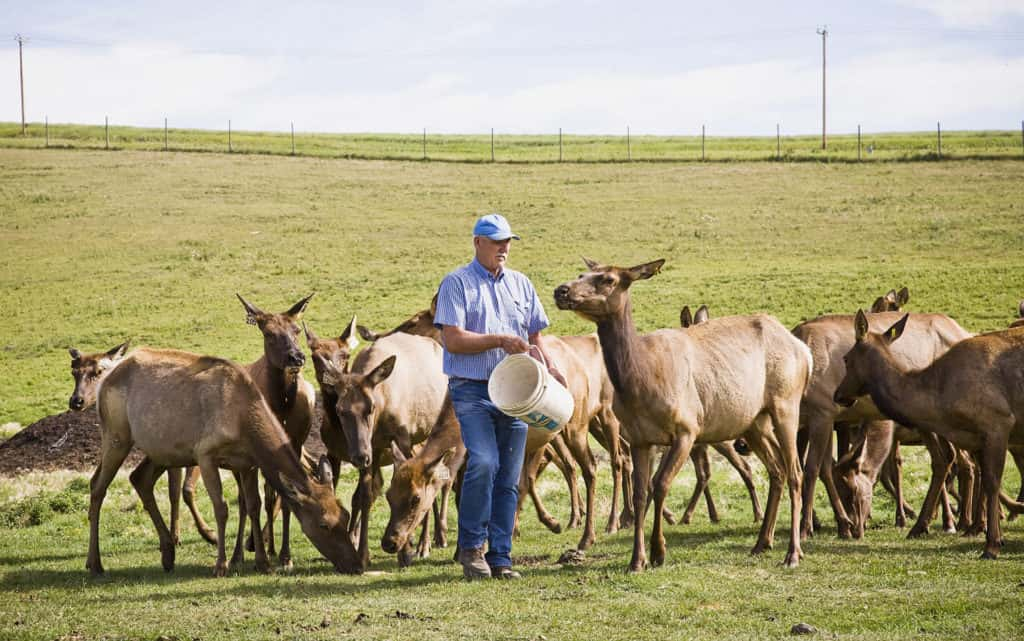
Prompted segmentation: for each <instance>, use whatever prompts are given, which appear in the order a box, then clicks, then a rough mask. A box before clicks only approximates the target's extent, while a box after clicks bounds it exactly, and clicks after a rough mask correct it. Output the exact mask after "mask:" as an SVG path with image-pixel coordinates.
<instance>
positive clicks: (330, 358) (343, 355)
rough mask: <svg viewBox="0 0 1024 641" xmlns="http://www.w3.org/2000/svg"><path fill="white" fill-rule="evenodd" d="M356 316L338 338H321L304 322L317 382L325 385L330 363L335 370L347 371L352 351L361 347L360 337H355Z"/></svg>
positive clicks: (322, 385)
mask: <svg viewBox="0 0 1024 641" xmlns="http://www.w3.org/2000/svg"><path fill="white" fill-rule="evenodd" d="M355 327H356V317H355V316H353V317H352V322H350V323H349V324H348V327H346V328H345V331H343V332H342V333H341V335H340V336H338V337H337V338H320V337H318V336H317V335H316V334H314V333H313V330H311V329H310V328H309V327H308V326H307V325H306V323H302V329H303V331H304V332H305V333H306V345H307V346H308V347H309V351H310V353H311V354H312V357H313V369H314V370H315V372H316V382H317V383H319V384H320V387H321V389H323V387H324V373H325V372H326V371H327V368H328V365H331V366H333V368H334V370H336V371H341V372H347V371H348V359H349V356H350V355H351V354H352V351H353V350H355V348H356V347H359V339H358V338H356V337H355V331H354V330H355Z"/></svg>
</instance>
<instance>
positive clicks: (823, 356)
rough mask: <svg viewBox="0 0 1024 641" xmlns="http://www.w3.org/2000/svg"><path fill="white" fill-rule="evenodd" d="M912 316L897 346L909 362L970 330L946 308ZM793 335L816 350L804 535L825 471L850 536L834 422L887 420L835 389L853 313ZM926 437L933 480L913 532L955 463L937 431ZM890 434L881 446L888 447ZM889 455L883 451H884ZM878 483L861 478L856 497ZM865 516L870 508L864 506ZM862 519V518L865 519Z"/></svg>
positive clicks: (885, 319)
mask: <svg viewBox="0 0 1024 641" xmlns="http://www.w3.org/2000/svg"><path fill="white" fill-rule="evenodd" d="M899 317H900V316H899V314H897V313H893V312H883V313H878V314H871V315H870V317H869V319H870V322H871V323H872V325H873V326H877V327H878V328H879V329H881V328H882V327H888V326H889V325H891V324H892V323H894V322H895V321H896V320H898V319H899ZM910 318H911V322H910V324H909V325H908V327H907V332H908V333H907V337H906V339H905V340H904V341H902V342H901V343H900V344H899V345H897V346H896V348H895V350H894V355H895V356H896V358H899V359H900V360H901V361H902V362H903V363H905V365H906V366H907V367H923V366H925V365H927V364H928V363H930V362H931V361H933V360H934V359H935V358H936V357H937V356H939V355H940V354H942V353H944V352H945V351H946V350H947V349H949V348H950V347H951V346H952V345H954V344H956V343H957V342H959V341H960V340H962V339H964V338H966V337H968V336H970V333H969V332H968V331H967V330H965V329H964V328H962V327H960V325H958V324H957V323H956V321H954V320H953V319H951V318H949V317H948V316H944V315H941V314H911V316H910ZM793 335H794V336H796V337H797V338H799V339H800V340H801V341H803V342H804V343H806V344H807V346H808V347H809V348H810V349H811V353H812V354H813V356H814V369H813V371H812V374H811V383H810V387H809V388H808V391H807V395H806V397H805V398H804V401H803V403H802V404H801V406H800V423H801V427H802V428H803V429H804V430H806V437H807V441H808V443H807V454H806V458H805V461H804V470H803V472H804V485H803V505H804V512H803V518H802V521H801V523H802V525H801V536H802V537H806V536H809V535H810V534H811V533H812V532H813V525H812V519H813V514H812V507H813V504H814V489H815V484H816V483H817V478H818V474H819V473H821V475H822V478H823V480H824V481H825V482H826V488H827V489H828V490H829V492H828V494H829V499H830V500H831V503H832V509H833V511H834V512H835V515H836V522H837V525H838V528H839V535H840V537H844V538H845V537H849V536H851V535H852V534H854V533H856V532H855V530H856V531H860V530H861V528H860V527H859V526H858V527H856V528H854V523H853V521H852V520H851V519H850V516H849V515H848V514H847V512H846V509H845V507H844V506H843V503H842V501H841V500H840V497H839V494H838V492H837V490H836V488H835V486H834V485H833V484H832V483H833V479H832V457H831V440H832V434H833V426H834V425H835V424H836V423H859V422H861V421H877V420H887V417H885V416H883V415H882V414H880V413H879V412H878V411H877V409H876V408H873V407H871V406H870V403H858V404H857V405H856V406H854V407H852V408H843V407H840V406H838V405H837V404H836V403H835V401H834V400H833V395H834V393H835V390H836V388H837V387H838V386H839V382H840V381H841V380H842V378H843V375H844V374H845V366H844V364H843V359H842V356H843V355H844V354H845V353H846V352H848V351H849V350H850V348H851V347H852V346H853V344H854V332H853V316H852V315H848V314H833V315H825V316H819V317H818V318H815V319H812V320H809V321H805V322H803V323H800V324H799V325H797V326H796V327H795V328H794V329H793ZM886 433H887V434H890V435H891V433H892V428H881V427H877V426H871V425H867V426H866V427H865V434H869V435H872V436H873V437H874V436H880V435H883V434H886ZM921 438H922V439H923V440H924V443H925V446H926V447H927V448H928V451H929V454H930V455H931V459H932V480H931V486H930V487H929V494H928V497H927V498H926V507H927V508H928V509H923V510H922V511H921V512H920V513H919V514H918V520H917V523H916V524H915V525H914V527H913V528H912V529H911V531H910V535H911V536H918V535H920V534H923V533H924V532H926V531H927V529H928V522H929V521H930V520H931V518H932V514H933V510H934V506H935V505H936V502H937V501H938V499H939V496H940V493H941V491H942V487H943V483H944V481H945V478H946V475H947V473H948V472H949V469H950V466H951V465H952V462H953V461H952V449H951V448H950V447H948V445H944V444H942V443H940V442H939V441H938V440H937V438H936V437H935V436H934V435H931V434H925V435H922V436H921ZM891 442H892V441H891V438H890V440H888V441H886V442H885V443H883V444H880V445H879V447H881V448H884V450H885V453H886V454H887V453H888V450H889V447H890V446H891ZM882 458H883V460H884V456H883V457H882ZM871 485H873V484H866V482H865V481H863V480H862V481H860V482H858V483H857V484H856V486H855V487H854V488H853V489H854V491H855V492H859V493H860V498H858V499H856V502H858V503H859V504H861V505H863V500H864V498H867V500H868V501H870V496H869V495H864V492H867V491H869V490H870V487H871ZM861 514H862V515H864V516H865V517H866V514H867V512H865V511H861ZM861 525H862V523H861Z"/></svg>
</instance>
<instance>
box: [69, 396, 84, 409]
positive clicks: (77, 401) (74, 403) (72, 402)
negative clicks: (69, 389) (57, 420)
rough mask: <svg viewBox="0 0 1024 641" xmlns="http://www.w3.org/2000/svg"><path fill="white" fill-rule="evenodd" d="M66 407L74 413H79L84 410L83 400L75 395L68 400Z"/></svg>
mask: <svg viewBox="0 0 1024 641" xmlns="http://www.w3.org/2000/svg"><path fill="white" fill-rule="evenodd" d="M68 407H69V408H71V409H72V410H74V411H76V412H81V411H82V410H83V409H85V399H84V398H82V397H81V396H78V395H77V394H76V395H75V396H72V397H71V398H70V399H68Z"/></svg>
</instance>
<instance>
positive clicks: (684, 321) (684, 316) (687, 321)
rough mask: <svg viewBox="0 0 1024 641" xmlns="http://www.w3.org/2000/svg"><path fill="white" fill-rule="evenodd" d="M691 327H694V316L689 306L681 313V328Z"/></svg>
mask: <svg viewBox="0 0 1024 641" xmlns="http://www.w3.org/2000/svg"><path fill="white" fill-rule="evenodd" d="M690 325H693V314H691V313H690V306H689V305H683V308H682V309H681V310H680V311H679V326H680V327H689V326H690Z"/></svg>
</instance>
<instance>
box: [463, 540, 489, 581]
mask: <svg viewBox="0 0 1024 641" xmlns="http://www.w3.org/2000/svg"><path fill="white" fill-rule="evenodd" d="M459 563H461V564H462V576H464V577H466V578H467V579H469V580H470V581H475V580H476V579H489V578H490V577H491V566H489V565H487V561H486V560H485V559H484V548H483V546H480V547H478V548H469V549H465V548H460V549H459Z"/></svg>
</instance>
